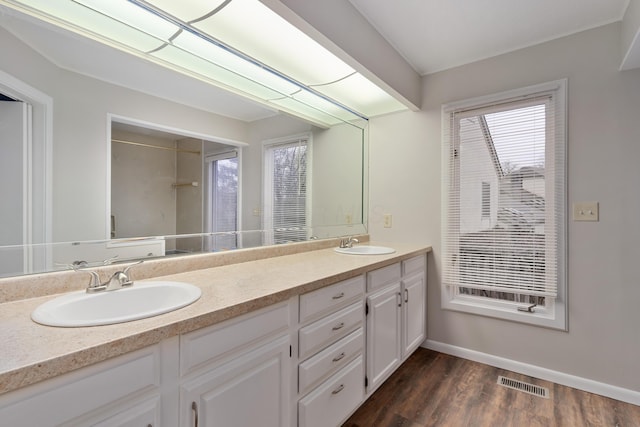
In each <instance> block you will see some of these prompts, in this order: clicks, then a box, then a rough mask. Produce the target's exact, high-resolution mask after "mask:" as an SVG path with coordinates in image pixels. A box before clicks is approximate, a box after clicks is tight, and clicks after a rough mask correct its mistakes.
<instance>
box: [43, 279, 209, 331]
mask: <svg viewBox="0 0 640 427" xmlns="http://www.w3.org/2000/svg"><path fill="white" fill-rule="evenodd" d="M201 293H202V291H201V290H200V288H198V287H197V286H193V285H190V284H188V283H181V282H163V281H156V282H136V283H135V284H134V285H133V286H131V287H130V288H123V289H118V290H116V291H104V292H98V293H94V294H88V293H86V292H85V291H84V290H83V291H78V292H71V293H68V294H65V295H63V296H60V297H58V298H55V299H52V300H50V301H47V302H45V303H44V304H42V305H40V306H39V307H38V308H36V309H35V310H34V311H33V313H31V319H33V321H35V322H37V323H41V324H43V325H48V326H62V327H75V326H98V325H110V324H113V323H122V322H128V321H131V320H138V319H144V318H147V317H152V316H157V315H159V314H163V313H168V312H170V311H174V310H177V309H179V308H182V307H185V306H187V305H189V304H192V303H194V302H195V301H197V300H198V298H200V295H201Z"/></svg>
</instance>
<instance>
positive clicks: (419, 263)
mask: <svg viewBox="0 0 640 427" xmlns="http://www.w3.org/2000/svg"><path fill="white" fill-rule="evenodd" d="M425 258H426V257H425V255H418V256H417V257H413V258H409V259H407V260H404V261H402V275H403V276H407V275H409V274H413V273H420V272H423V271H425V269H426V259H425Z"/></svg>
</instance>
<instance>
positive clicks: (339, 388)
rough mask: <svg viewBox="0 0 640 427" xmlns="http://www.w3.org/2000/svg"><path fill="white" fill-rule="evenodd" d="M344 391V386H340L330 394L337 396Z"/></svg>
mask: <svg viewBox="0 0 640 427" xmlns="http://www.w3.org/2000/svg"><path fill="white" fill-rule="evenodd" d="M343 389H344V384H340V386H338V388H337V389H335V390H333V391H332V392H331V394H338V393H340V392H341V391H342V390H343Z"/></svg>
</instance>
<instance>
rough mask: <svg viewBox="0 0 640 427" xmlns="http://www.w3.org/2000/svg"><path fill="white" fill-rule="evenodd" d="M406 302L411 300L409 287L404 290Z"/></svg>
mask: <svg viewBox="0 0 640 427" xmlns="http://www.w3.org/2000/svg"><path fill="white" fill-rule="evenodd" d="M404 302H406V303H408V302H409V289H405V290H404Z"/></svg>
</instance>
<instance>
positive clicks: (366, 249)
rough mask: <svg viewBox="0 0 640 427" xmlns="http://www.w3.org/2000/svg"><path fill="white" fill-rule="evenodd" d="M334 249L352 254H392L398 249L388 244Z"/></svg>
mask: <svg viewBox="0 0 640 427" xmlns="http://www.w3.org/2000/svg"><path fill="white" fill-rule="evenodd" d="M334 251H336V252H339V253H341V254H351V255H385V254H392V253H394V252H395V251H396V250H395V249H393V248H388V247H386V246H366V245H363V246H353V247H351V248H335V249H334Z"/></svg>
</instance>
